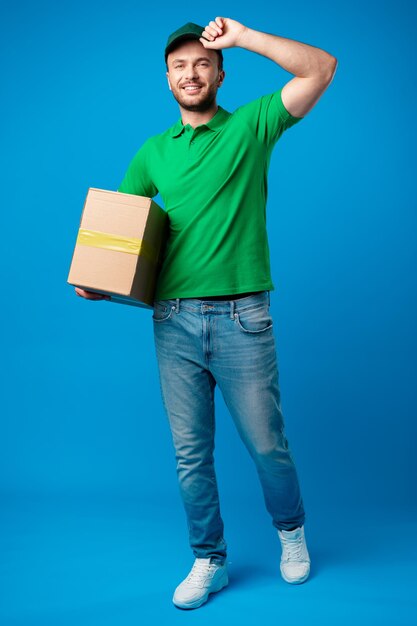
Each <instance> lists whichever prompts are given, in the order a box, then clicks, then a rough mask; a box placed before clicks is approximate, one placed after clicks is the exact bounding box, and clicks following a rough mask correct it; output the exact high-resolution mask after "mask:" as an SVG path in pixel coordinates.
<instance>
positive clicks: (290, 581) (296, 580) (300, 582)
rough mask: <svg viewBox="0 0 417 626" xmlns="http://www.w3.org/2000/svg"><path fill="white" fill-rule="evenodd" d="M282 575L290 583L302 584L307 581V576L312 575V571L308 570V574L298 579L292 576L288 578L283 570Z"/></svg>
mask: <svg viewBox="0 0 417 626" xmlns="http://www.w3.org/2000/svg"><path fill="white" fill-rule="evenodd" d="M281 576H282V578H283V579H284V580H285V582H286V583H289V584H290V585H301V584H302V583H305V581H306V580H307V578H308V577H309V576H310V572H307V574H306V575H305V576H303V578H298V579H295V580H294V579H291V578H287V577H286V576H285V574H284V572H283V571H282V570H281Z"/></svg>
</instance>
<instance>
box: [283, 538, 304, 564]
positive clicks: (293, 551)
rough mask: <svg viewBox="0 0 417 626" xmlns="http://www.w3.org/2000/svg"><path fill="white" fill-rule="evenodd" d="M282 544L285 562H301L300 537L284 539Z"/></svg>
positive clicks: (301, 546) (301, 545)
mask: <svg viewBox="0 0 417 626" xmlns="http://www.w3.org/2000/svg"><path fill="white" fill-rule="evenodd" d="M283 544H284V549H285V552H286V553H285V556H284V558H285V560H286V561H301V558H302V548H303V539H302V537H299V538H298V539H287V538H284V540H283Z"/></svg>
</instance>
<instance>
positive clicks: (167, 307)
mask: <svg viewBox="0 0 417 626" xmlns="http://www.w3.org/2000/svg"><path fill="white" fill-rule="evenodd" d="M174 309H175V306H174V305H171V304H165V303H163V302H158V301H157V302H154V306H153V313H152V319H153V320H154V322H165V321H166V320H169V319H170V317H171V315H172V312H173V310H174Z"/></svg>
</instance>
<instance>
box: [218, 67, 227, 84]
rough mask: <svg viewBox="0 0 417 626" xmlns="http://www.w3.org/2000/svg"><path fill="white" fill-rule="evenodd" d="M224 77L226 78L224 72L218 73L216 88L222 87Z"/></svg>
mask: <svg viewBox="0 0 417 626" xmlns="http://www.w3.org/2000/svg"><path fill="white" fill-rule="evenodd" d="M225 76H226V72H225V71H224V70H220V72H219V80H218V86H219V87H221V86H222V84H223V81H224V78H225Z"/></svg>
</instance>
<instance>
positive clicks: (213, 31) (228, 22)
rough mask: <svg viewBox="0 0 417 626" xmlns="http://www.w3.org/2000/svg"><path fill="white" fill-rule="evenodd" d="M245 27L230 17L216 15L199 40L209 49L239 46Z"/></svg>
mask: <svg viewBox="0 0 417 626" xmlns="http://www.w3.org/2000/svg"><path fill="white" fill-rule="evenodd" d="M247 30H248V29H247V27H246V26H243V24H241V23H240V22H236V20H232V19H230V17H216V19H215V20H214V21H213V20H212V21H211V22H210V23H209V24H208V25H207V26H206V27H205V29H204V31H203V33H202V37H200V39H199V41H201V43H202V44H203V46H204V47H205V48H207V49H209V50H219V49H222V48H233V47H235V46H240V44H241V42H242V37H243V36H244V35H245V33H246V31H247Z"/></svg>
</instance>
